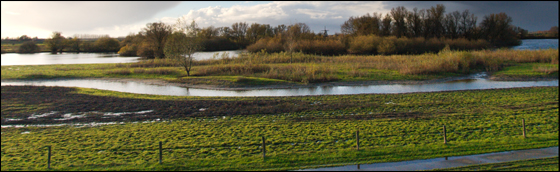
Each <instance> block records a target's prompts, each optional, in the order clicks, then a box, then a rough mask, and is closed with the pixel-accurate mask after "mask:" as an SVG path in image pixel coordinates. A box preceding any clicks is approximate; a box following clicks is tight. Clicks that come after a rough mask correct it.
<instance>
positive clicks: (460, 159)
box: [297, 146, 558, 171]
mask: <svg viewBox="0 0 560 172" xmlns="http://www.w3.org/2000/svg"><path fill="white" fill-rule="evenodd" d="M554 156H558V146H556V147H548V148H541V149H528V150H518V151H505V152H494V153H486V154H477V155H465V156H451V157H442V158H433V159H423V160H412V161H401V162H385V163H375V164H358V165H346V166H339V167H325V168H314V169H300V170H297V171H356V170H363V171H413V170H431V169H439V168H452V167H461V166H467V165H474V164H486V163H500V162H508V161H517V160H523V159H534V158H546V157H554Z"/></svg>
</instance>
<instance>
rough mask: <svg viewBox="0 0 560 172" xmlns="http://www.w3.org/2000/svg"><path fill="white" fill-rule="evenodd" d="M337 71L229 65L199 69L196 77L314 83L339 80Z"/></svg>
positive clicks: (319, 67) (313, 67) (299, 66)
mask: <svg viewBox="0 0 560 172" xmlns="http://www.w3.org/2000/svg"><path fill="white" fill-rule="evenodd" d="M335 71H336V70H335V69H334V68H333V67H329V66H324V65H305V64H290V65H278V66H271V65H263V64H228V65H211V66H203V67H200V68H197V70H196V73H195V74H194V75H195V76H209V75H245V76H251V75H256V76H258V77H263V78H270V79H282V80H286V81H292V82H302V83H314V82H328V81H335V80H338V78H337V77H336V76H335V75H334V74H335Z"/></svg>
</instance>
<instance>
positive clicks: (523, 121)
mask: <svg viewBox="0 0 560 172" xmlns="http://www.w3.org/2000/svg"><path fill="white" fill-rule="evenodd" d="M521 122H522V123H523V138H527V134H526V130H525V119H522V120H521Z"/></svg>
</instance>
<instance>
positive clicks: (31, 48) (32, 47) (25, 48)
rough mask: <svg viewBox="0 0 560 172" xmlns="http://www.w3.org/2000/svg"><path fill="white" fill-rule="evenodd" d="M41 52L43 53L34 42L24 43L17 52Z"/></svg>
mask: <svg viewBox="0 0 560 172" xmlns="http://www.w3.org/2000/svg"><path fill="white" fill-rule="evenodd" d="M39 51H41V49H40V48H39V46H37V44H35V42H33V41H27V42H24V43H23V44H21V45H20V46H19V48H18V50H17V52H18V53H37V52H39Z"/></svg>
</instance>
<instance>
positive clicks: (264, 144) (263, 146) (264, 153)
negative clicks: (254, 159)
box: [262, 136, 266, 159]
mask: <svg viewBox="0 0 560 172" xmlns="http://www.w3.org/2000/svg"><path fill="white" fill-rule="evenodd" d="M262 153H263V159H264V158H265V156H266V143H265V140H264V136H262Z"/></svg>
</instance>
